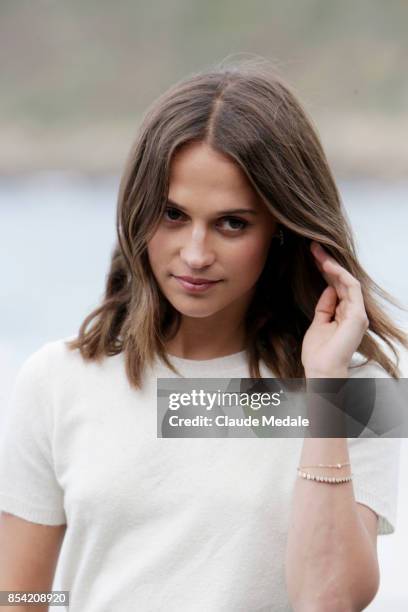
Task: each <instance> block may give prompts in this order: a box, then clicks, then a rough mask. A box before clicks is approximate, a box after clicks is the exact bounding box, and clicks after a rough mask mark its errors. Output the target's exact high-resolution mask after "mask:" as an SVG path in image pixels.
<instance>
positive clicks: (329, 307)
mask: <svg viewBox="0 0 408 612" xmlns="http://www.w3.org/2000/svg"><path fill="white" fill-rule="evenodd" d="M336 305H337V293H336V290H335V289H334V288H333V287H331V286H330V285H328V286H327V287H326V289H325V290H324V291H323V293H322V294H321V296H320V298H319V301H318V302H317V304H316V308H315V316H314V320H315V321H316V322H317V323H330V321H331V320H332V318H333V317H334V314H335V312H336Z"/></svg>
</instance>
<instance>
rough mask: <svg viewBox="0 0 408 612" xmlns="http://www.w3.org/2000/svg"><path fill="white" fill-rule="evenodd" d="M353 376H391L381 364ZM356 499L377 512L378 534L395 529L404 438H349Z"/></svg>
mask: <svg viewBox="0 0 408 612" xmlns="http://www.w3.org/2000/svg"><path fill="white" fill-rule="evenodd" d="M351 376H352V377H353V378H389V375H388V374H387V372H385V370H383V369H382V368H381V367H380V366H378V365H376V364H372V363H368V364H367V365H364V366H362V367H359V368H356V369H355V370H354V371H353V372H352V373H351ZM348 443H349V455H350V463H351V468H352V473H353V485H354V496H355V500H356V501H357V502H359V503H361V504H364V505H365V506H368V507H369V508H371V510H373V511H374V512H375V513H376V514H377V515H378V519H379V520H378V530H377V533H378V535H387V534H391V533H394V531H395V527H396V520H397V506H398V484H399V471H400V454H401V438H364V437H360V438H349V439H348Z"/></svg>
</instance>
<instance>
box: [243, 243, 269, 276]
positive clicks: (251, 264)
mask: <svg viewBox="0 0 408 612" xmlns="http://www.w3.org/2000/svg"><path fill="white" fill-rule="evenodd" d="M269 244H270V240H267V239H265V237H263V236H259V235H254V236H251V238H250V239H249V238H248V240H247V241H246V242H244V243H242V244H240V245H238V248H237V252H236V254H235V257H234V259H235V264H236V269H237V270H240V271H241V272H242V274H243V275H244V273H245V276H246V277H248V276H250V277H252V278H254V277H258V276H259V275H260V273H261V272H262V269H263V267H264V265H265V261H266V258H267V255H268V251H269Z"/></svg>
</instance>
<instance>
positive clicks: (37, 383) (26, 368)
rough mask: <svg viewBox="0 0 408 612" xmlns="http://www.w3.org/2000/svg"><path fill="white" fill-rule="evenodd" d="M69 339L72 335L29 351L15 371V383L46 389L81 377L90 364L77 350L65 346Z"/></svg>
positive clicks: (20, 385) (71, 338)
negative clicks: (31, 351)
mask: <svg viewBox="0 0 408 612" xmlns="http://www.w3.org/2000/svg"><path fill="white" fill-rule="evenodd" d="M70 340H73V337H66V338H60V339H58V340H53V341H51V342H47V343H45V344H43V345H42V346H40V347H39V348H38V349H37V350H36V351H34V352H33V353H31V354H30V355H29V356H28V357H27V358H26V359H25V360H24V361H23V363H22V365H21V366H20V368H19V370H18V371H17V376H16V384H17V385H18V386H19V387H24V386H26V385H27V386H28V387H33V388H41V389H42V390H46V389H50V388H51V387H53V386H54V385H55V384H56V383H57V384H60V383H64V386H66V385H69V383H70V381H72V378H73V377H74V378H76V379H77V378H78V377H81V375H83V373H84V372H85V371H86V369H87V368H89V367H90V364H89V363H87V362H85V361H84V360H83V358H82V357H81V354H80V352H79V350H71V349H70V348H69V347H68V346H67V343H68V342H69V341H70Z"/></svg>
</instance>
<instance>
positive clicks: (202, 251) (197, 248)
mask: <svg viewBox="0 0 408 612" xmlns="http://www.w3.org/2000/svg"><path fill="white" fill-rule="evenodd" d="M180 257H181V259H182V260H183V261H184V263H185V264H186V265H187V266H188V267H190V268H191V269H194V270H199V269H201V268H207V267H208V266H210V265H212V263H213V262H214V261H215V254H214V251H213V250H212V249H211V248H210V245H209V244H208V237H207V236H206V233H205V230H203V229H202V228H199V227H197V228H194V229H193V230H192V232H191V233H190V234H189V235H188V236H186V240H185V242H184V245H183V246H182V248H181V249H180Z"/></svg>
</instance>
